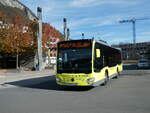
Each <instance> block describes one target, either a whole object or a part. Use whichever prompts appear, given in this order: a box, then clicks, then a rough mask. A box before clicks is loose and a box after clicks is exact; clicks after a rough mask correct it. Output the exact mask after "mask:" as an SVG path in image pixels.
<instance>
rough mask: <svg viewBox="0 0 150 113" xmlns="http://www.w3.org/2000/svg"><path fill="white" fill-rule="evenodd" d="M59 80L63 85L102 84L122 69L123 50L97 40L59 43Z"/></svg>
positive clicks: (57, 75) (57, 79)
mask: <svg viewBox="0 0 150 113" xmlns="http://www.w3.org/2000/svg"><path fill="white" fill-rule="evenodd" d="M57 52H58V53H57V74H56V82H57V84H58V85H62V86H99V85H101V84H103V85H105V84H107V82H108V80H109V79H111V78H117V77H118V75H119V72H121V71H122V69H123V68H122V62H121V51H120V50H119V49H115V48H112V47H110V46H108V45H107V43H104V42H102V41H96V40H94V39H83V40H70V41H62V42H59V43H58V51H57Z"/></svg>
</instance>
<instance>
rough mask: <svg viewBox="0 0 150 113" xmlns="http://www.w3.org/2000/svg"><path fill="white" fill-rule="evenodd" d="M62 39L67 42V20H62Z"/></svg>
mask: <svg viewBox="0 0 150 113" xmlns="http://www.w3.org/2000/svg"><path fill="white" fill-rule="evenodd" d="M64 38H65V40H68V39H67V19H66V18H64Z"/></svg>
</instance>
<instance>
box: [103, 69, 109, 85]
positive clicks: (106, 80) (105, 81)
mask: <svg viewBox="0 0 150 113" xmlns="http://www.w3.org/2000/svg"><path fill="white" fill-rule="evenodd" d="M104 76H105V78H104V83H103V84H102V85H106V84H107V83H108V81H109V76H108V70H106V71H105V75H104Z"/></svg>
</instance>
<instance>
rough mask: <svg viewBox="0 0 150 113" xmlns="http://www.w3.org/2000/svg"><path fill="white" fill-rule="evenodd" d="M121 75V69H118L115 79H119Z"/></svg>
mask: <svg viewBox="0 0 150 113" xmlns="http://www.w3.org/2000/svg"><path fill="white" fill-rule="evenodd" d="M119 75H120V73H119V69H118V68H117V74H116V76H115V77H114V78H115V79H117V78H118V76H119Z"/></svg>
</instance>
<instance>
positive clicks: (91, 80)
mask: <svg viewBox="0 0 150 113" xmlns="http://www.w3.org/2000/svg"><path fill="white" fill-rule="evenodd" d="M94 80H95V78H89V79H87V83H92V82H94Z"/></svg>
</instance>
